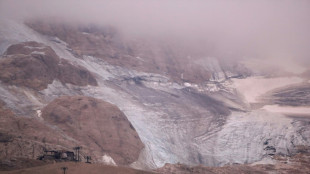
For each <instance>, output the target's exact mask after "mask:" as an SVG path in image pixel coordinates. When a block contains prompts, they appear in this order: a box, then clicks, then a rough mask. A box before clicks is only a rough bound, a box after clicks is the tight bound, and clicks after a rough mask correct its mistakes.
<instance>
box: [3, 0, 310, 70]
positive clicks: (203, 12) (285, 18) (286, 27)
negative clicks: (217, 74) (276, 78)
mask: <svg viewBox="0 0 310 174" xmlns="http://www.w3.org/2000/svg"><path fill="white" fill-rule="evenodd" d="M0 15H1V16H2V17H6V18H14V19H20V20H24V19H29V18H34V17H41V18H44V17H49V18H50V17H56V18H61V19H63V20H66V21H67V22H78V23H95V24H99V25H112V26H114V27H116V28H118V30H120V31H121V32H122V33H123V34H124V35H125V36H127V37H133V38H135V37H142V38H149V39H163V38H165V39H171V40H176V41H178V42H179V43H182V44H184V45H188V46H189V47H193V48H194V47H196V48H199V50H205V52H206V53H205V54H206V55H207V54H210V56H217V57H221V58H226V59H242V58H245V59H248V58H258V59H259V60H260V61H263V62H265V63H266V61H267V62H270V64H274V65H277V66H278V65H279V66H283V67H285V66H286V67H288V66H290V65H292V64H296V65H297V64H298V65H297V66H296V68H298V67H300V65H305V66H309V65H310V51H309V50H310V20H309V16H310V1H307V0H298V1H293V0H282V1H276V0H257V1H242V0H235V1H228V0H227V1H215V0H191V1H189V0H106V1H104V0H89V1H81V0H54V1H48V2H47V1H42V0H23V1H18V0H2V1H0Z"/></svg>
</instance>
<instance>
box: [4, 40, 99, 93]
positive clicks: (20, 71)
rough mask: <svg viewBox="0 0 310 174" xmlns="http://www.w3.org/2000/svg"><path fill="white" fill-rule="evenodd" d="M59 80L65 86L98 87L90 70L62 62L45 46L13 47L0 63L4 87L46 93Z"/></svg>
mask: <svg viewBox="0 0 310 174" xmlns="http://www.w3.org/2000/svg"><path fill="white" fill-rule="evenodd" d="M55 79H58V80H60V81H61V82H62V83H64V84H65V83H70V84H74V85H79V86H85V85H97V81H96V79H95V78H94V77H93V75H92V74H91V73H90V72H89V71H88V70H86V69H85V68H83V67H80V66H74V65H71V64H70V63H68V62H67V61H66V60H62V59H60V58H59V57H58V56H57V55H56V53H55V52H54V50H53V49H52V48H50V47H48V46H45V45H44V44H41V43H37V42H23V43H19V44H16V45H12V46H10V47H9V48H8V49H7V51H6V53H5V57H3V58H1V59H0V80H1V81H2V82H3V83H6V84H9V85H16V86H24V87H28V88H32V89H36V90H42V89H45V88H47V85H48V84H51V83H52V82H53V80H55Z"/></svg>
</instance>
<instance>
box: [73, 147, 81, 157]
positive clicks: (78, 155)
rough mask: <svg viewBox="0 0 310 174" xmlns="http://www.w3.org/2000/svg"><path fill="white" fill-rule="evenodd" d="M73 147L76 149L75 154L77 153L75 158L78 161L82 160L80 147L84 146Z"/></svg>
mask: <svg viewBox="0 0 310 174" xmlns="http://www.w3.org/2000/svg"><path fill="white" fill-rule="evenodd" d="M73 149H74V150H75V154H76V158H75V160H76V161H80V149H82V147H80V146H76V147H74V148H73Z"/></svg>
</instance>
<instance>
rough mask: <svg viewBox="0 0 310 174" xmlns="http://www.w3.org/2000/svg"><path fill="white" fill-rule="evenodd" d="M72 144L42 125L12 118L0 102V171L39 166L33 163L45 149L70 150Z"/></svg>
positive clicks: (27, 118)
mask: <svg viewBox="0 0 310 174" xmlns="http://www.w3.org/2000/svg"><path fill="white" fill-rule="evenodd" d="M72 144H73V141H71V140H68V139H66V138H65V137H64V136H63V135H62V134H61V133H60V132H59V131H56V130H54V129H52V128H51V127H49V126H46V125H45V124H44V122H42V121H39V120H37V119H35V118H31V117H23V116H16V115H15V114H14V113H13V112H12V111H11V110H10V109H9V108H7V107H6V106H5V103H4V102H2V101H1V100H0V170H7V169H10V168H11V169H17V168H23V167H26V166H28V167H30V166H37V165H42V164H44V163H42V162H36V161H34V160H35V159H37V157H38V156H40V155H42V154H43V151H44V149H45V148H46V149H64V150H72V148H71V147H72ZM10 166H11V167H10ZM8 167H10V168H8Z"/></svg>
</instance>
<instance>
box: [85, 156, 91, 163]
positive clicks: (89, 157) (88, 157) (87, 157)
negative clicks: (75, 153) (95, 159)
mask: <svg viewBox="0 0 310 174" xmlns="http://www.w3.org/2000/svg"><path fill="white" fill-rule="evenodd" d="M86 160H87V161H86V163H89V164H90V163H91V162H90V161H89V160H91V156H86Z"/></svg>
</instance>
